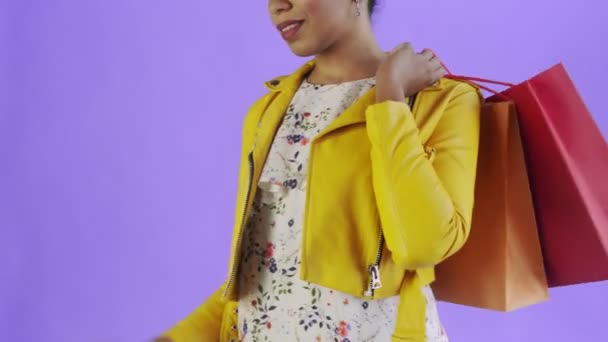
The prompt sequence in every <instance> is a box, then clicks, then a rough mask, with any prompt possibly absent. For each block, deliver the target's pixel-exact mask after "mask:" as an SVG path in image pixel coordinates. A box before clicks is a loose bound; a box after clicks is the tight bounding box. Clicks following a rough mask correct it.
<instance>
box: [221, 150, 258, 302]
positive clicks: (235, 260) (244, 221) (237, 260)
mask: <svg viewBox="0 0 608 342" xmlns="http://www.w3.org/2000/svg"><path fill="white" fill-rule="evenodd" d="M247 162H248V164H249V178H248V180H247V194H246V197H245V205H244V206H243V215H242V216H241V229H240V231H239V236H238V238H237V240H236V241H237V243H236V250H235V253H234V258H233V260H232V265H233V266H232V272H230V277H228V281H227V282H226V288H225V289H224V296H226V295H227V294H228V289H230V286H232V283H233V282H234V279H235V278H236V274H237V272H238V268H239V265H238V264H237V263H240V255H241V244H242V242H243V235H244V231H245V225H246V224H247V218H246V217H245V215H247V207H248V206H249V195H251V183H252V180H253V171H254V165H253V150H252V151H251V152H249V155H248V156H247Z"/></svg>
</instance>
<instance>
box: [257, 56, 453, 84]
mask: <svg viewBox="0 0 608 342" xmlns="http://www.w3.org/2000/svg"><path fill="white" fill-rule="evenodd" d="M314 67H315V60H314V59H312V60H310V61H308V62H306V63H305V64H304V65H302V66H300V68H298V69H297V70H296V71H295V72H294V73H292V74H291V75H287V76H278V77H275V78H273V79H271V80H269V81H266V82H264V85H265V86H266V88H268V90H270V91H282V90H294V91H295V89H297V87H298V86H299V85H300V83H302V80H303V79H304V77H306V75H308V73H310V72H311V71H312V69H314ZM444 86H445V80H444V79H441V80H439V81H438V82H437V83H436V84H434V85H432V86H430V87H428V88H426V89H424V90H422V92H427V91H433V90H442V89H443V87H444Z"/></svg>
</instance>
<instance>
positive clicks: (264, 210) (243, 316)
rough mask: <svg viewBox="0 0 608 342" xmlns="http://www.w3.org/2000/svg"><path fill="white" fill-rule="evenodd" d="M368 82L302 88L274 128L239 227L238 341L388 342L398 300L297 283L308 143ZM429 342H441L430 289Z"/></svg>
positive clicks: (443, 339) (371, 81) (305, 84)
mask: <svg viewBox="0 0 608 342" xmlns="http://www.w3.org/2000/svg"><path fill="white" fill-rule="evenodd" d="M374 83H375V80H374V79H373V78H369V79H364V80H358V81H353V82H347V83H342V84H337V85H314V84H311V83H309V82H307V81H304V82H303V83H302V85H301V86H300V88H299V89H298V91H297V92H296V94H295V95H294V98H293V99H292V102H291V104H290V105H289V107H288V109H287V111H286V113H285V115H284V117H283V122H282V124H281V125H280V127H279V129H278V131H277V133H276V136H275V138H274V141H273V144H272V146H271V148H270V152H269V155H268V158H267V160H266V163H265V164H264V168H263V170H262V175H261V178H260V181H259V183H258V188H259V189H258V191H257V195H256V198H255V200H254V203H253V210H252V214H251V216H250V217H249V220H248V222H247V225H246V227H245V229H246V231H245V235H244V239H243V245H242V248H243V249H242V251H243V253H242V259H241V267H240V270H241V272H240V273H239V277H240V281H239V308H238V312H239V314H238V316H239V324H238V328H239V334H240V341H252V342H259V341H273V342H274V341H276V342H282V341H306V342H307V341H317V342H355V341H357V342H359V341H360V342H365V341H370V342H371V341H379V342H382V341H390V339H391V335H392V333H393V330H394V327H395V319H396V315H397V307H398V304H399V296H395V297H390V298H386V299H379V300H365V299H362V298H357V297H353V296H350V295H347V294H344V293H341V292H338V291H334V290H332V289H329V288H325V287H322V286H319V285H316V284H311V283H308V282H305V281H302V280H301V279H300V278H299V277H298V272H299V269H300V247H301V243H302V227H303V218H304V216H303V214H304V203H305V197H306V172H307V165H308V156H309V152H310V142H311V141H312V140H313V139H314V138H315V136H316V135H317V134H319V133H320V132H321V131H322V130H323V129H325V128H326V127H327V126H328V125H329V124H330V123H331V122H332V121H333V120H334V119H335V118H336V117H337V116H338V115H339V114H340V113H342V112H343V111H344V110H345V109H346V108H348V107H349V106H350V105H351V104H353V103H354V101H356V100H357V99H358V98H359V97H361V95H363V94H364V93H365V92H367V91H368V90H369V89H370V88H371V87H372V86H373V85H374ZM424 293H425V295H426V298H427V304H428V305H427V336H428V341H429V342H446V341H447V337H445V334H444V332H443V328H442V326H441V323H440V322H439V319H438V315H437V311H436V303H435V299H434V297H433V295H432V291H431V290H430V288H428V287H427V288H425V290H424Z"/></svg>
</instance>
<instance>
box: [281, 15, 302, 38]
mask: <svg viewBox="0 0 608 342" xmlns="http://www.w3.org/2000/svg"><path fill="white" fill-rule="evenodd" d="M303 23H304V21H303V20H299V21H295V20H292V21H287V22H284V23H281V24H280V25H278V26H277V28H278V29H279V32H281V36H282V37H283V39H285V40H287V41H290V40H293V39H294V38H295V37H296V35H297V34H298V32H299V31H300V28H301V27H302V24H303Z"/></svg>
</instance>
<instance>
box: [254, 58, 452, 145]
mask: <svg viewBox="0 0 608 342" xmlns="http://www.w3.org/2000/svg"><path fill="white" fill-rule="evenodd" d="M314 66H315V61H314V59H313V60H310V61H308V62H306V63H305V64H304V65H302V66H301V67H300V68H298V69H297V70H296V71H295V72H294V73H292V74H291V75H287V76H279V77H275V78H273V79H272V80H270V81H267V82H265V83H264V84H265V86H266V87H267V88H268V89H269V90H270V92H274V93H280V94H281V95H282V96H281V97H282V98H283V99H282V100H281V101H278V102H279V103H280V104H279V105H278V106H275V107H273V109H276V112H275V111H271V113H270V115H268V116H269V117H270V118H271V120H269V121H270V122H272V124H271V125H270V127H269V131H270V132H275V131H276V129H277V127H278V125H279V124H280V117H281V116H282V113H283V112H284V111H285V109H286V108H287V106H288V105H289V101H290V100H291V97H292V96H293V94H295V92H296V91H297V89H298V87H299V86H300V84H301V83H302V80H303V79H304V77H306V75H308V73H310V72H311V71H312V69H313V68H314ZM444 86H445V80H443V79H442V80H440V81H438V82H437V83H436V84H435V85H433V86H430V87H427V88H426V89H424V90H422V91H421V92H420V93H419V94H418V96H417V97H418V98H419V99H418V101H420V95H422V94H424V93H427V92H434V91H438V90H441V89H443V88H444ZM375 95H376V90H375V87H374V88H372V89H371V90H369V91H368V92H367V93H365V94H364V95H363V96H362V97H361V98H359V99H357V100H356V101H355V103H353V104H352V105H351V106H350V107H349V108H347V109H346V111H345V112H344V113H342V114H341V115H340V116H338V117H337V118H336V119H335V120H334V121H333V122H332V123H331V124H329V125H328V126H327V127H326V128H325V129H324V130H323V131H322V132H320V133H319V134H318V135H317V137H316V139H319V138H321V137H322V136H324V135H326V134H327V133H329V132H331V131H334V130H336V129H339V128H341V127H345V126H348V125H352V124H356V123H362V122H365V121H366V117H365V112H366V108H367V107H368V106H370V105H372V104H374V103H375V97H376V96H375Z"/></svg>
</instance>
